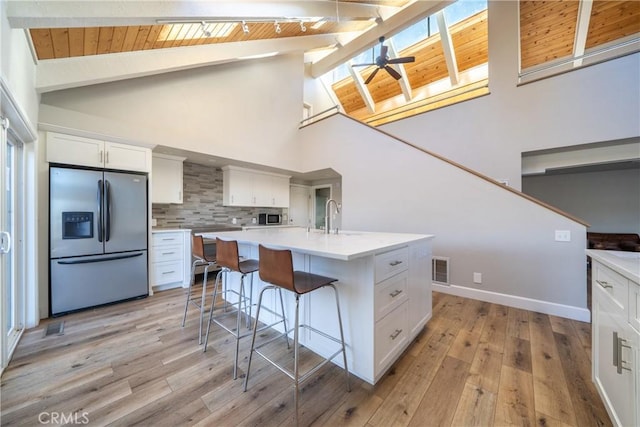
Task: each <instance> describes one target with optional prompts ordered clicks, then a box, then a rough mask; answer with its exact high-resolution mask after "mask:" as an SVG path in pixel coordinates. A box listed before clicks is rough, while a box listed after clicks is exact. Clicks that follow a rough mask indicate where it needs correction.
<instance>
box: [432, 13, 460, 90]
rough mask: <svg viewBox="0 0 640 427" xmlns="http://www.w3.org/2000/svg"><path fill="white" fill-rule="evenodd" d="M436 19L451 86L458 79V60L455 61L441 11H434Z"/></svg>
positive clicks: (454, 84) (445, 22) (455, 83)
mask: <svg viewBox="0 0 640 427" xmlns="http://www.w3.org/2000/svg"><path fill="white" fill-rule="evenodd" d="M436 20H437V21H438V30H439V31H440V42H441V43H442V51H443V53H444V60H445V62H446V64H447V70H449V79H450V80H451V86H456V85H457V84H458V82H459V81H460V75H459V73H458V62H457V61H456V52H455V50H454V48H453V41H452V40H451V33H450V32H449V26H448V25H447V21H446V19H445V18H444V12H443V11H439V12H438V13H436Z"/></svg>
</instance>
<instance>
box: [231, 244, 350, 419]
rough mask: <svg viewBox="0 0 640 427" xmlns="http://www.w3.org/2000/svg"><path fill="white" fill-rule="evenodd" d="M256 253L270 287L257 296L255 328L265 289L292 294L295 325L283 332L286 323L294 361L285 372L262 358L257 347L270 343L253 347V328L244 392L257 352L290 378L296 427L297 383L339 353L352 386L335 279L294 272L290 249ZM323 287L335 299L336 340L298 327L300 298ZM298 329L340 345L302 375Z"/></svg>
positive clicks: (299, 325) (279, 366)
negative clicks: (254, 355)
mask: <svg viewBox="0 0 640 427" xmlns="http://www.w3.org/2000/svg"><path fill="white" fill-rule="evenodd" d="M258 250H259V268H260V269H259V274H260V279H261V280H262V281H264V282H266V283H269V284H270V285H268V286H265V287H264V288H263V289H262V290H261V291H260V297H259V298H258V307H257V310H256V325H257V322H258V320H259V317H260V309H261V307H262V297H263V295H264V293H265V291H267V290H276V289H277V290H278V291H280V290H281V289H285V290H287V291H289V292H292V293H293V294H294V296H295V301H296V304H295V324H294V326H293V328H292V329H291V330H287V329H286V324H285V332H284V334H285V336H288V334H289V333H290V332H291V331H293V345H294V350H293V352H294V362H293V372H291V371H289V370H288V369H286V368H285V367H283V366H281V365H279V364H278V363H276V362H275V361H273V360H271V359H270V358H269V357H268V356H267V355H265V354H264V353H262V352H261V351H260V348H261V347H263V346H264V345H266V344H268V343H270V342H271V341H272V340H268V341H266V342H263V343H261V344H260V345H258V346H256V345H255V344H256V329H257V328H254V331H253V336H252V338H251V350H250V352H249V363H248V366H247V375H246V377H245V379H244V391H247V385H248V383H249V372H250V370H251V358H252V356H253V353H256V354H258V355H260V356H262V357H263V358H264V359H266V360H267V361H268V362H269V363H271V364H272V365H274V366H275V367H276V368H278V369H279V370H280V371H282V372H283V373H284V374H286V375H287V376H288V377H289V378H291V379H292V380H293V389H294V390H293V391H294V394H293V399H294V406H295V422H296V425H297V424H298V394H299V389H300V384H301V383H302V382H304V381H305V380H307V379H308V378H309V377H310V376H311V375H313V374H314V373H316V372H317V371H318V369H320V368H321V367H322V366H324V365H325V364H327V363H328V362H330V361H331V360H333V359H334V358H335V357H336V356H338V355H339V354H340V353H342V358H343V363H344V370H345V374H346V380H347V390H349V391H350V390H351V387H350V385H349V369H348V367H347V353H346V350H345V344H344V333H343V330H342V317H341V315H340V301H339V298H338V290H337V289H336V287H335V285H334V284H333V283H334V282H336V281H337V280H338V279H334V278H331V277H325V276H321V275H318V274H313V273H307V272H304V271H294V270H293V260H292V257H291V251H290V250H286V249H270V248H267V247H264V246H262V245H259V247H258ZM323 287H330V288H332V289H333V292H334V295H335V298H336V311H337V315H338V325H339V329H340V339H337V338H335V337H332V336H330V335H328V334H326V333H324V332H322V331H319V330H317V329H315V328H313V327H312V326H310V325H305V324H302V325H301V324H300V322H299V317H300V296H302V295H304V294H307V293H309V292H313V291H315V290H317V289H320V288H323ZM300 328H306V329H308V330H310V331H312V332H315V333H317V334H320V335H321V336H323V337H325V338H327V339H330V340H332V341H334V342H336V343H338V344H340V348H339V349H338V350H337V351H336V352H335V353H333V354H332V355H331V356H329V357H327V358H325V359H324V360H323V361H321V362H320V363H318V364H317V365H316V366H314V367H313V368H311V369H309V370H308V371H307V372H306V373H304V374H303V375H300V372H299V362H300V361H299V329H300Z"/></svg>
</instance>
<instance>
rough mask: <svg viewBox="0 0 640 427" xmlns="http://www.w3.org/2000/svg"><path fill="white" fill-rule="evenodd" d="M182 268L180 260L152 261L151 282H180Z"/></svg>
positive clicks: (157, 283)
mask: <svg viewBox="0 0 640 427" xmlns="http://www.w3.org/2000/svg"><path fill="white" fill-rule="evenodd" d="M182 269H183V263H182V260H180V261H168V262H159V263H154V264H153V267H152V268H151V283H153V284H154V285H165V284H167V283H173V282H181V281H182Z"/></svg>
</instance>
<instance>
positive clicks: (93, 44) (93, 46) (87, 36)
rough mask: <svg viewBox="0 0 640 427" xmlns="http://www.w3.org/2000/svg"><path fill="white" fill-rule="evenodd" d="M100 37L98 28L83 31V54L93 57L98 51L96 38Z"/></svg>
mask: <svg viewBox="0 0 640 427" xmlns="http://www.w3.org/2000/svg"><path fill="white" fill-rule="evenodd" d="M99 36H100V28H85V29H84V54H85V55H95V54H96V51H97V50H98V37H99Z"/></svg>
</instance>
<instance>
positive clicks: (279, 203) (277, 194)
mask: <svg viewBox="0 0 640 427" xmlns="http://www.w3.org/2000/svg"><path fill="white" fill-rule="evenodd" d="M271 194H272V202H273V204H272V206H273V207H276V208H288V207H289V194H290V193H289V178H287V177H284V176H272V177H271Z"/></svg>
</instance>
